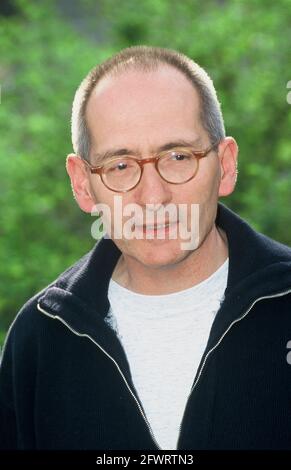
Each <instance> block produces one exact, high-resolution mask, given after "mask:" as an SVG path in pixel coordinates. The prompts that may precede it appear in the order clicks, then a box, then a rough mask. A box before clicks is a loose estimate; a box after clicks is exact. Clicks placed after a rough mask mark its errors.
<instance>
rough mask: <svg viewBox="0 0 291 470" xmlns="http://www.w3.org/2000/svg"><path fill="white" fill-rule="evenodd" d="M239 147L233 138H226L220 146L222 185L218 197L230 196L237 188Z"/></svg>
mask: <svg viewBox="0 0 291 470" xmlns="http://www.w3.org/2000/svg"><path fill="white" fill-rule="evenodd" d="M237 156H238V145H237V143H236V141H235V140H234V138H233V137H225V138H224V139H223V141H222V142H221V143H220V144H219V149H218V157H219V161H220V169H221V176H220V184H219V192H218V196H228V195H229V194H231V193H232V192H233V190H234V188H235V184H236V180H237Z"/></svg>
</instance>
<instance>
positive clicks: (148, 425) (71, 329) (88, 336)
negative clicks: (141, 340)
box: [37, 303, 162, 450]
mask: <svg viewBox="0 0 291 470" xmlns="http://www.w3.org/2000/svg"><path fill="white" fill-rule="evenodd" d="M37 308H38V310H39V311H40V312H42V313H43V314H44V315H46V316H48V317H50V318H52V319H56V320H59V321H60V322H61V323H63V325H65V326H66V327H67V328H68V329H69V330H70V331H71V332H72V333H74V334H75V335H76V336H80V337H83V338H88V339H89V340H90V341H92V343H94V344H95V345H96V346H97V347H98V348H99V349H101V351H102V352H104V354H105V355H106V356H107V357H108V358H109V359H111V360H112V362H113V363H114V364H115V366H116V367H117V369H118V371H119V373H120V374H121V376H122V378H123V380H124V382H125V385H126V386H127V388H128V391H129V392H130V394H131V396H132V397H133V399H134V401H135V403H136V404H137V407H138V409H139V411H140V413H141V415H142V417H143V419H144V421H145V424H146V426H147V428H148V430H149V433H150V435H151V437H152V439H153V442H154V444H155V445H156V447H157V448H158V449H159V450H162V448H161V447H160V446H159V444H158V443H157V441H156V438H155V436H154V433H153V431H152V428H151V426H150V424H149V422H148V420H147V417H146V415H145V414H144V412H143V409H142V407H141V406H140V403H139V401H138V399H137V398H136V396H135V394H134V393H133V391H132V389H131V388H130V386H129V384H128V382H127V380H126V378H125V376H124V374H123V373H122V370H121V369H120V367H119V365H118V364H117V362H116V361H115V360H114V359H113V357H112V356H110V354H108V353H107V352H106V351H105V349H103V348H102V346H100V344H98V343H97V342H96V341H95V340H94V339H93V338H92V337H91V336H90V335H87V334H86V333H78V331H76V330H74V329H73V328H72V327H71V326H70V325H68V323H67V322H65V321H64V320H63V319H62V318H61V317H59V316H58V315H52V314H50V313H49V312H47V311H46V310H44V309H43V308H41V306H40V305H39V303H38V304H37Z"/></svg>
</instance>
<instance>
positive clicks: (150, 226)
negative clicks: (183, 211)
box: [136, 221, 177, 230]
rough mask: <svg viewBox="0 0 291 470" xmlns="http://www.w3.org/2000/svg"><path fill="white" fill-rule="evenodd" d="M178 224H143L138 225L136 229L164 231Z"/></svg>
mask: <svg viewBox="0 0 291 470" xmlns="http://www.w3.org/2000/svg"><path fill="white" fill-rule="evenodd" d="M175 224H177V221H175V222H169V221H168V222H163V223H157V224H143V225H137V226H136V227H137V228H138V229H140V230H141V229H142V230H162V229H166V228H168V227H170V226H172V225H175Z"/></svg>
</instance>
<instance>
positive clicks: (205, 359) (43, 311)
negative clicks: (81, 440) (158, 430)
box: [37, 289, 291, 450]
mask: <svg viewBox="0 0 291 470" xmlns="http://www.w3.org/2000/svg"><path fill="white" fill-rule="evenodd" d="M289 293H291V289H289V290H287V291H284V292H280V293H278V294H274V295H267V296H263V297H259V298H258V299H256V300H255V301H254V302H253V303H252V304H251V306H250V307H249V308H248V310H247V311H246V312H245V313H244V314H243V315H241V316H240V317H239V318H237V319H236V320H234V321H233V322H232V323H231V324H230V325H229V327H228V328H227V329H226V330H225V332H224V333H223V335H222V336H221V337H220V338H219V340H218V341H217V343H216V344H215V345H214V346H213V348H211V349H210V350H209V351H208V353H207V354H206V356H205V358H204V361H203V363H202V365H201V367H200V371H199V373H198V375H197V377H196V379H195V381H194V384H193V386H192V388H191V390H190V393H189V395H188V398H187V400H186V404H185V408H184V413H183V417H182V420H181V423H180V426H179V434H178V439H177V445H176V449H175V450H179V449H178V444H179V440H180V436H181V430H182V426H183V421H184V419H185V413H186V408H187V405H188V402H189V399H190V396H191V395H192V392H193V390H194V389H195V388H196V387H197V384H198V382H199V380H200V378H201V375H202V372H203V370H204V368H205V364H206V361H207V359H208V358H209V356H210V354H211V353H212V352H213V351H214V350H215V349H216V348H217V347H218V346H219V345H220V343H221V342H222V340H223V339H224V337H225V336H226V335H227V333H228V332H229V330H230V329H231V328H232V327H233V325H235V324H236V323H238V322H240V321H241V320H243V319H244V318H245V317H246V316H247V315H248V313H249V312H250V311H251V309H252V308H253V306H254V305H255V304H256V303H257V302H259V301H260V300H264V299H272V298H275V297H281V296H283V295H287V294H289ZM37 308H38V310H39V311H40V312H42V313H43V314H44V315H46V316H48V317H50V318H52V319H56V320H59V321H60V322H61V323H63V324H64V325H65V326H66V327H67V328H68V329H69V330H70V331H71V332H72V333H73V334H75V335H76V336H80V337H83V338H88V339H89V340H90V341H92V343H94V344H95V346H97V347H98V348H99V349H100V350H101V351H102V352H103V353H104V354H105V355H106V356H107V357H108V358H109V359H111V361H112V362H113V363H114V365H115V366H116V367H117V369H118V371H119V373H120V375H121V376H122V378H123V380H124V382H125V385H126V387H127V388H128V391H129V392H130V394H131V396H132V397H133V399H134V401H135V403H136V405H137V407H138V409H139V412H140V414H141V416H142V417H143V419H144V421H145V424H146V426H147V428H148V430H149V433H150V435H151V437H152V440H153V442H154V444H155V445H156V447H157V448H158V449H159V450H163V449H162V448H161V447H160V446H159V444H158V442H157V441H156V438H155V436H154V434H153V431H152V428H151V426H150V424H149V422H148V420H147V417H146V415H145V414H144V412H143V409H142V407H141V406H140V403H139V401H138V399H137V398H136V396H135V394H134V393H133V391H132V389H131V388H130V386H129V384H128V382H127V380H126V378H125V376H124V374H123V373H122V370H121V369H120V367H119V365H118V363H117V362H116V361H115V360H114V359H113V357H112V356H110V354H108V353H107V352H106V351H105V349H103V348H102V346H100V344H98V343H97V342H96V341H95V340H94V339H93V338H92V337H91V336H90V335H87V334H86V333H78V331H76V330H74V329H73V328H72V327H71V326H70V325H68V323H67V322H65V321H64V320H63V319H62V318H61V317H59V316H58V315H52V314H50V313H49V312H47V311H46V310H44V309H43V308H41V307H40V305H39V303H38V304H37Z"/></svg>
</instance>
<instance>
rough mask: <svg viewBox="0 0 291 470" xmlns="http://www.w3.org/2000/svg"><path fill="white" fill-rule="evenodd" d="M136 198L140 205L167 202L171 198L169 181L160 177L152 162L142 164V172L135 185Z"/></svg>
mask: <svg viewBox="0 0 291 470" xmlns="http://www.w3.org/2000/svg"><path fill="white" fill-rule="evenodd" d="M136 198H137V200H138V202H139V204H141V205H145V204H168V203H169V202H170V201H171V199H172V191H171V188H170V183H167V181H165V180H163V179H162V177H161V176H160V175H159V173H158V171H157V170H156V168H155V165H154V163H153V162H149V163H146V164H145V165H144V166H143V174H142V177H141V180H140V182H139V184H138V186H137V187H136Z"/></svg>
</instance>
